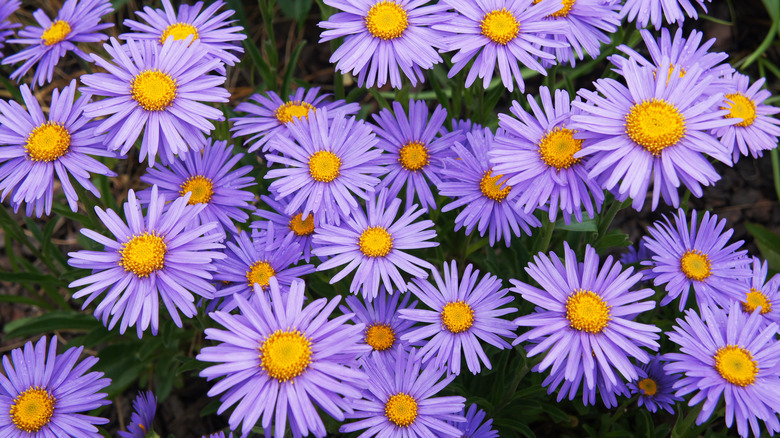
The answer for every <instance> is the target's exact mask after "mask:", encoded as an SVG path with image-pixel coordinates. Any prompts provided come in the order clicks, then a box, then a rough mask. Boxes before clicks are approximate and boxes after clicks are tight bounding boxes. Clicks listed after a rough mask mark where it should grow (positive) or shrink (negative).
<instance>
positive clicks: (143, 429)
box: [119, 391, 157, 438]
mask: <svg viewBox="0 0 780 438" xmlns="http://www.w3.org/2000/svg"><path fill="white" fill-rule="evenodd" d="M156 410H157V398H156V397H155V396H154V393H152V391H146V392H142V393H139V394H138V397H136V398H135V400H133V415H131V416H130V424H128V425H127V432H123V431H119V436H120V437H121V438H146V436H147V434H151V433H153V431H152V421H154V412H155V411H156Z"/></svg>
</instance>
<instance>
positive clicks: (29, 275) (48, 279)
mask: <svg viewBox="0 0 780 438" xmlns="http://www.w3.org/2000/svg"><path fill="white" fill-rule="evenodd" d="M0 281H7V282H9V283H19V282H23V281H29V282H32V283H38V284H54V285H60V284H61V282H60V280H58V279H56V278H54V277H52V276H51V275H47V274H37V273H34V272H2V271H0Z"/></svg>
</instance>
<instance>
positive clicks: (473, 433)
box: [449, 403, 498, 438]
mask: <svg viewBox="0 0 780 438" xmlns="http://www.w3.org/2000/svg"><path fill="white" fill-rule="evenodd" d="M460 415H461V416H463V415H465V417H466V421H465V422H454V421H453V422H449V423H450V424H451V425H453V426H455V427H457V428H458V430H460V431H461V434H462V435H461V438H498V432H496V431H495V430H493V429H492V427H493V419H492V418H490V419H488V420H487V421H485V422H484V423H483V421H484V420H485V411H483V410H482V409H478V408H477V404H476V403H472V404H471V406H469V410H468V412H467V411H466V410H465V409H464V410H462V411H460Z"/></svg>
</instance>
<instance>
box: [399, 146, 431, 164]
mask: <svg viewBox="0 0 780 438" xmlns="http://www.w3.org/2000/svg"><path fill="white" fill-rule="evenodd" d="M398 154H399V157H398V161H399V162H400V163H401V166H403V167H404V169H406V170H411V171H415V170H420V169H422V168H423V167H425V166H427V165H428V148H426V147H425V145H424V144H422V143H420V142H417V141H410V142H409V143H406V144H405V145H403V146H402V147H401V149H400V150H399V151H398Z"/></svg>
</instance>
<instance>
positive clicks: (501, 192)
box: [479, 170, 512, 202]
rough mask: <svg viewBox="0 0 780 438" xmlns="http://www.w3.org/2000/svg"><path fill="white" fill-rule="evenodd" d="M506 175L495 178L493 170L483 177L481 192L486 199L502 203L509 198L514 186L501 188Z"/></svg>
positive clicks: (480, 182)
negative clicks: (501, 180)
mask: <svg viewBox="0 0 780 438" xmlns="http://www.w3.org/2000/svg"><path fill="white" fill-rule="evenodd" d="M503 177H504V175H496V176H493V170H488V171H487V172H485V174H484V175H482V179H481V180H480V181H479V190H480V191H481V192H482V195H484V196H485V197H486V198H489V199H492V200H494V201H498V202H501V201H503V200H504V199H506V197H507V196H509V191H510V190H512V186H505V187H501V185H502V184H503V183H501V182H499V180H500V179H501V178H503Z"/></svg>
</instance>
